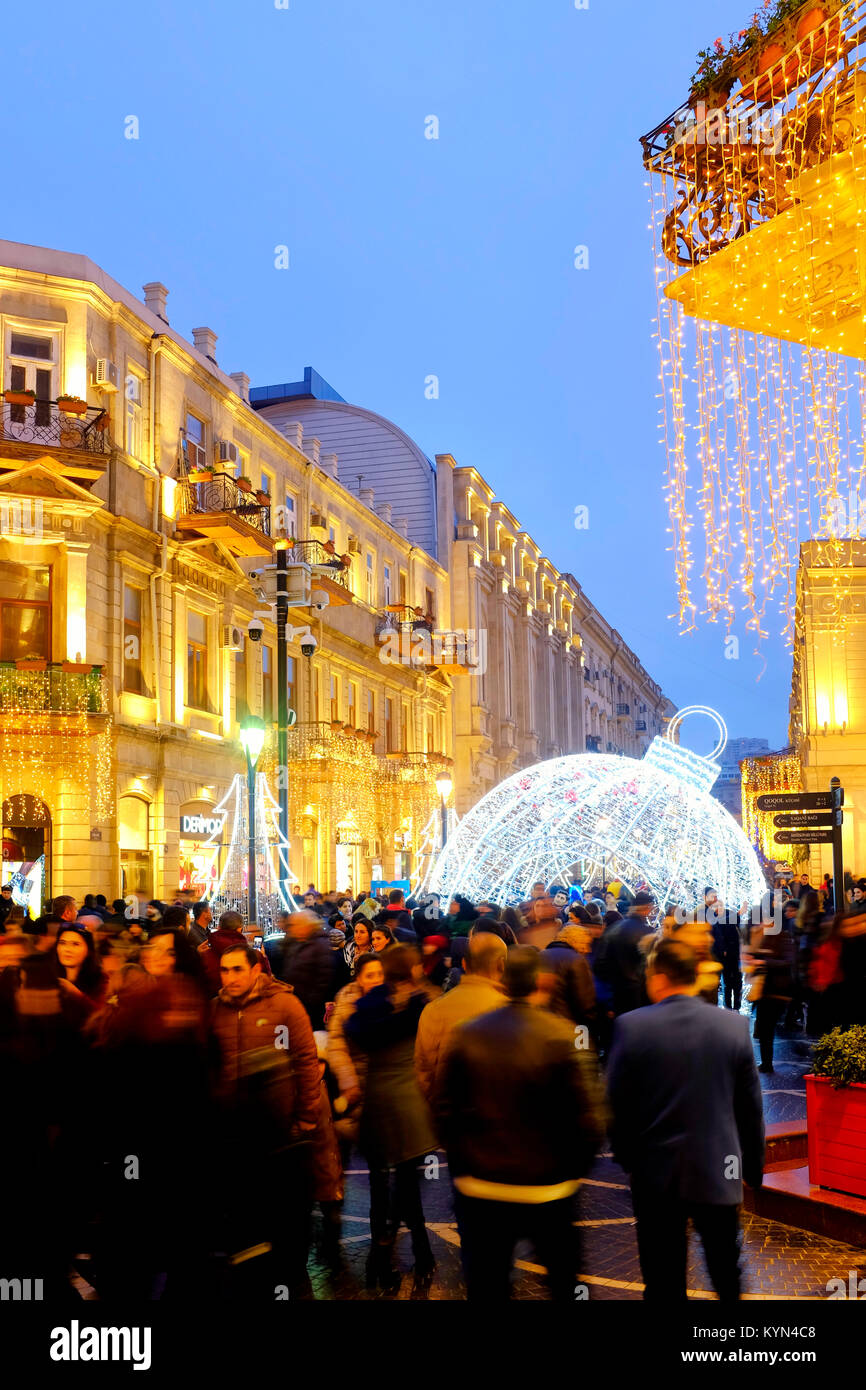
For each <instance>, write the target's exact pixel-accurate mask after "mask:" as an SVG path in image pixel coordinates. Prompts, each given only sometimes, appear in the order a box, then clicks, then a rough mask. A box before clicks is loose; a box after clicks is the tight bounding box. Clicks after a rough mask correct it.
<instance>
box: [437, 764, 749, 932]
mask: <svg viewBox="0 0 866 1390" xmlns="http://www.w3.org/2000/svg"><path fill="white" fill-rule="evenodd" d="M716 751H719V750H716ZM719 770H720V769H719V766H718V763H716V762H714V761H712V759H709V758H701V757H698V756H697V754H695V753H692V752H690V751H689V750H688V749H686V748H681V747H679V746H678V745H676V744H674V743H672V742H669V741H668V740H667V739H662V738H656V739H654V740H653V742H652V744H651V745H650V747H649V748H648V749H647V752H646V755H645V757H644V758H643V759H635V758H623V757H613V756H610V757H609V756H605V755H602V754H598V753H581V754H576V755H573V756H569V757H563V758H553V759H551V760H550V761H549V762H543V763H538V764H536V765H535V766H534V767H531V768H527V769H525V770H524V771H521V772H517V773H515V774H514V775H513V776H512V777H509V778H508V779H507V780H506V781H505V782H501V783H500V784H499V786H498V787H494V788H493V790H492V791H491V792H488V794H487V795H486V796H485V797H484V798H483V799H482V800H481V801H479V802H478V804H477V805H476V806H474V807H473V809H472V810H471V811H470V812H469V813H468V815H466V816H465V817H464V819H463V820H462V821H461V822H460V823H459V825H458V826H457V828H456V830H455V831H454V832H453V834H452V835H451V837H450V838H449V840H448V843H447V844H446V846H445V849H444V851H443V852H442V854H441V855H440V856H439V859H438V860H437V862H436V864H435V865H434V867H433V869H432V872H431V875H430V879H429V882H428V885H427V886H428V889H429V891H432V892H436V893H440V894H441V895H442V896H443V897H452V896H453V895H454V894H455V893H461V894H464V895H465V896H466V897H468V898H469V899H470V900H472V901H473V902H479V901H482V900H484V899H488V900H491V901H496V902H499V903H502V904H506V903H517V902H520V901H522V900H523V899H525V898H528V897H529V894H530V889H531V887H532V885H533V883H535V882H537V881H543V882H544V883H545V885H548V884H551V883H553V882H555V881H556V880H557V879H558V878H560V877H562V876H565V879H566V881H568V874H569V870H570V869H571V867H572V865H575V864H576V865H578V866H579V867H580V868H581V870H582V872H583V875H584V879H585V881H586V880H588V879H589V878H590V877H591V876H592V875H596V876H600V875H602V874H603V875H604V877H605V879H606V880H607V881H613V880H614V879H615V878H618V879H621V880H622V881H623V882H624V883H626V884H628V885H629V886H630V887H632V888H636V887H637V886H638V885H639V884H643V885H646V886H647V888H648V889H649V891H650V892H652V893H653V895H654V896H655V897H656V899H657V901H658V902H659V903H660V904H663V903H666V902H673V903H676V904H677V905H678V906H681V907H685V908H692V907H694V906H695V905H697V904H698V903H702V902H703V895H704V890H705V889H706V888H708V887H712V888H714V889H715V890H716V892H717V893H718V895H719V898H720V899H721V901H722V902H723V903H725V904H726V905H727V906H729V907H736V908H739V907H741V906H742V905H743V904H744V903H749V904H753V903H757V902H759V901H760V899H761V897H762V895H763V894H764V892H765V891H766V884H765V881H764V876H763V874H762V873H761V869H760V865H759V863H758V860H757V856H756V855H755V852H754V850H753V849H752V847H751V845H750V844H749V842H748V840H747V839H746V837H745V835H744V834H743V832H742V830H741V829H740V827H739V826H738V825H737V822H736V821H735V820H734V818H733V816H731V815H730V814H729V813H728V812H727V811H726V810H725V808H724V807H723V806H722V805H721V804H720V803H719V802H718V801H716V800H715V798H714V797H713V796H712V795H711V794H710V788H711V787H712V785H713V782H714V781H715V779H716V777H717V776H718V773H719Z"/></svg>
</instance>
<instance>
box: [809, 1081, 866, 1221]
mask: <svg viewBox="0 0 866 1390" xmlns="http://www.w3.org/2000/svg"><path fill="white" fill-rule="evenodd" d="M806 1131H807V1138H808V1141H809V1181H810V1182H811V1183H814V1184H815V1186H817V1187H828V1188H831V1189H832V1190H833V1191H834V1192H847V1193H848V1194H849V1195H850V1196H853V1197H866V1086H864V1085H858V1084H857V1083H855V1084H854V1085H853V1086H842V1087H841V1088H840V1089H839V1090H838V1091H837V1090H835V1089H834V1088H833V1084H832V1082H830V1081H828V1080H827V1078H826V1077H824V1076H807V1077H806Z"/></svg>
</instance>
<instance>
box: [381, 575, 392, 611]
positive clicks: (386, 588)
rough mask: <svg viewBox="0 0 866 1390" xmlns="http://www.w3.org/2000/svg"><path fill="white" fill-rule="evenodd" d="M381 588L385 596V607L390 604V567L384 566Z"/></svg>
mask: <svg viewBox="0 0 866 1390" xmlns="http://www.w3.org/2000/svg"><path fill="white" fill-rule="evenodd" d="M382 586H383V590H384V594H385V600H384V601H385V607H386V608H387V607H388V604H389V603H391V601H392V600H391V566H390V565H385V567H384V569H383V572H382Z"/></svg>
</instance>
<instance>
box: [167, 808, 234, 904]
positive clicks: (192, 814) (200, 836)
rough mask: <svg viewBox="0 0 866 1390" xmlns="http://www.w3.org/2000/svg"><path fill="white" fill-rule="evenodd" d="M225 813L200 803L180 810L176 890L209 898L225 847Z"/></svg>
mask: <svg viewBox="0 0 866 1390" xmlns="http://www.w3.org/2000/svg"><path fill="white" fill-rule="evenodd" d="M224 826H225V815H224V813H217V811H216V810H215V809H214V807H213V806H211V805H209V804H208V803H207V802H203V801H191V802H187V804H186V805H185V806H181V808H180V874H179V880H178V888H179V889H180V891H181V892H182V893H188V894H191V895H194V896H195V898H196V900H197V901H198V900H201V899H203V898H208V897H210V895H211V894H212V893H213V891H214V889H215V888H216V886H217V884H218V882H219V876H220V872H221V869H222V864H223V860H224V857H225V854H226V852H227V846H226V845H223V844H222V830H223V828H224Z"/></svg>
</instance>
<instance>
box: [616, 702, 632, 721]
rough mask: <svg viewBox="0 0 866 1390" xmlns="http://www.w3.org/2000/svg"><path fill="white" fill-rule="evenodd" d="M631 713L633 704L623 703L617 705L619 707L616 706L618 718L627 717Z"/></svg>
mask: <svg viewBox="0 0 866 1390" xmlns="http://www.w3.org/2000/svg"><path fill="white" fill-rule="evenodd" d="M630 714H631V705H623V704H620V705H617V707H616V717H617V719H627V718H628V716H629V715H630Z"/></svg>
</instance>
